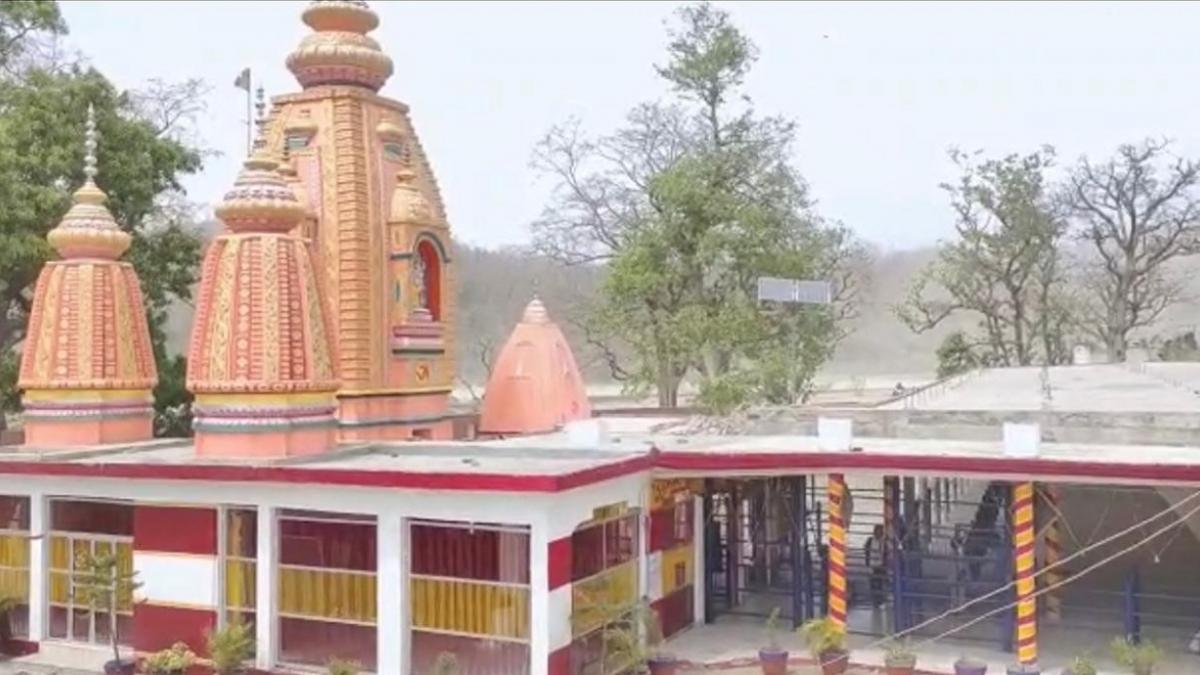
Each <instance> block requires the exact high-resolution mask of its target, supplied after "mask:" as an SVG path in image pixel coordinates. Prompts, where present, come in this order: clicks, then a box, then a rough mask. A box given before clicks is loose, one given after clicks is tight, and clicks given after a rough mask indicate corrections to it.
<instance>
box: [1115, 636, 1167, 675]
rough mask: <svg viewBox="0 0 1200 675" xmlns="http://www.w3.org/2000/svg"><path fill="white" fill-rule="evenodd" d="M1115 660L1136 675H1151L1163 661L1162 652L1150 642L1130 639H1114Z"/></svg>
mask: <svg viewBox="0 0 1200 675" xmlns="http://www.w3.org/2000/svg"><path fill="white" fill-rule="evenodd" d="M1110 647H1111V648H1112V655H1113V659H1115V660H1116V662H1117V663H1119V664H1121V665H1122V666H1125V667H1126V668H1128V669H1129V670H1130V671H1131V672H1132V673H1134V675H1150V674H1151V673H1153V672H1154V667H1155V666H1156V665H1158V662H1159V660H1160V659H1162V650H1160V649H1159V648H1158V645H1156V644H1154V643H1153V642H1150V641H1149V640H1142V641H1140V642H1134V641H1133V640H1131V639H1130V638H1128V637H1117V638H1113V641H1112V644H1111V645H1110Z"/></svg>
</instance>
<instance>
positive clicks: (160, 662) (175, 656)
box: [142, 642, 196, 675]
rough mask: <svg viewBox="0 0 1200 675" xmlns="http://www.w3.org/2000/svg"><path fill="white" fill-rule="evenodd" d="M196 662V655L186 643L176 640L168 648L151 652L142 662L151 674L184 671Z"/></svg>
mask: <svg viewBox="0 0 1200 675" xmlns="http://www.w3.org/2000/svg"><path fill="white" fill-rule="evenodd" d="M194 663H196V655H195V654H194V653H192V650H191V649H189V648H188V646H187V644H186V643H183V642H176V643H175V644H173V645H171V647H170V648H168V649H162V650H159V651H157V652H154V653H153V654H150V655H149V656H147V657H146V659H145V660H144V661H143V662H142V668H143V669H144V670H145V671H146V672H147V673H150V674H151V675H174V674H175V673H182V672H184V671H185V670H187V669H188V668H190V667H191V666H192V664H194Z"/></svg>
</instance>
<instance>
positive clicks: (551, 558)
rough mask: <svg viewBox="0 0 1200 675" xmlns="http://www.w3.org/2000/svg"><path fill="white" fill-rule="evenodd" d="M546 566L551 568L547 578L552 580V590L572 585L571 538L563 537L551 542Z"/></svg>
mask: <svg viewBox="0 0 1200 675" xmlns="http://www.w3.org/2000/svg"><path fill="white" fill-rule="evenodd" d="M546 564H547V566H548V567H549V570H547V576H548V577H549V579H550V590H554V589H556V588H558V587H560V586H565V585H567V584H569V583H571V564H572V553H571V537H569V536H568V537H563V538H562V539H555V540H554V541H552V542H550V546H549V551H548V553H547V555H546Z"/></svg>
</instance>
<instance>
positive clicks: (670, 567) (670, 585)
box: [661, 544, 695, 597]
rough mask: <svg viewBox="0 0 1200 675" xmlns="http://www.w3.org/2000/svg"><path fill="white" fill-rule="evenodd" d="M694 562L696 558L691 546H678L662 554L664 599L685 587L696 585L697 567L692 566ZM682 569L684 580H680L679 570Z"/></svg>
mask: <svg viewBox="0 0 1200 675" xmlns="http://www.w3.org/2000/svg"><path fill="white" fill-rule="evenodd" d="M693 560H695V557H694V552H693V550H692V545H691V544H684V545H683V546H676V547H675V548H673V549H670V550H667V551H663V552H662V566H661V567H662V594H663V596H664V597H665V596H667V595H670V594H671V593H674V592H675V591H677V590H679V589H680V588H683V587H684V586H688V585H691V584H692V583H694V581H695V580H694V576H695V566H694V565H693V564H692V561H693ZM681 567H682V576H683V578H682V579H680V578H679V577H680V574H679V569H680V568H681Z"/></svg>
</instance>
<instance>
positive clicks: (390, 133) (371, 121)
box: [267, 0, 454, 441]
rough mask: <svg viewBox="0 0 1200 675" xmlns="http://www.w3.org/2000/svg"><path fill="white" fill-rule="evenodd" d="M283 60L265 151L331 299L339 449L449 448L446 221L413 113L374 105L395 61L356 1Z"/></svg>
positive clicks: (315, 11) (389, 104) (342, 3)
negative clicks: (439, 441) (290, 195)
mask: <svg viewBox="0 0 1200 675" xmlns="http://www.w3.org/2000/svg"><path fill="white" fill-rule="evenodd" d="M303 20H304V23H305V24H307V25H308V26H309V27H310V28H311V29H312V31H313V32H312V33H311V34H309V35H308V36H306V37H305V38H304V39H303V40H302V41H301V43H300V45H299V46H298V47H297V48H296V50H295V51H294V52H292V54H291V55H290V56H288V58H287V66H288V69H290V70H291V71H292V73H293V74H294V75H295V76H296V79H297V81H298V82H299V83H300V85H301V87H303V91H301V92H300V93H297V94H289V95H285V96H278V97H275V98H274V99H273V101H272V106H271V114H270V118H269V121H268V124H267V127H268V135H267V148H268V149H269V150H270V151H271V152H272V153H273V154H275V155H282V154H284V153H285V152H286V154H287V156H288V157H289V161H290V163H291V164H292V165H293V167H294V171H295V173H296V176H297V181H296V183H297V184H298V186H299V188H300V190H299V191H298V192H301V193H302V194H303V198H304V199H305V200H306V202H307V203H306V204H305V206H306V207H307V208H308V210H309V213H310V214H311V215H310V216H309V217H308V218H307V219H306V223H305V225H304V227H303V232H304V234H305V235H306V236H309V237H311V238H312V241H313V247H314V250H315V255H316V257H317V259H318V260H319V271H318V274H319V276H320V277H321V279H322V284H323V285H324V286H325V288H327V289H328V293H329V300H330V308H331V315H330V316H331V320H332V324H333V332H334V337H335V343H336V345H337V349H336V359H337V365H338V369H339V372H340V376H341V388H340V389H339V390H338V393H337V402H338V413H337V417H338V429H339V436H340V438H341V439H342V440H349V441H353V440H372V439H404V438H413V437H416V438H449V436H450V427H451V425H450V422H449V420H448V418H447V407H448V401H449V393H450V388H451V385H452V383H453V381H454V359H453V353H454V332H453V326H454V276H453V272H452V267H451V265H450V262H451V261H450V258H449V255H448V253H449V244H450V237H449V230H448V227H447V224H446V212H445V208H444V207H443V205H442V200H441V196H440V194H439V192H438V188H437V182H436V180H435V179H434V177H433V172H432V170H431V168H430V165H429V161H428V159H427V158H426V156H425V153H424V151H423V150H422V148H421V144H420V142H419V141H418V139H417V135H416V132H415V130H414V129H413V125H412V123H411V121H410V120H409V117H408V106H406V105H404V104H403V103H400V102H398V101H393V100H391V99H387V98H384V97H382V96H379V95H378V93H377V92H378V91H379V89H380V87H382V86H383V84H384V83H385V82H386V81H387V79H388V77H389V76H390V75H391V74H392V61H391V59H390V58H388V56H387V55H386V54H384V53H383V52H382V51H381V50H380V47H379V45H378V44H377V43H376V42H375V40H373V39H372V38H371V37H369V36H368V35H367V34H368V33H369V32H370V31H372V30H374V29H375V28H376V26H377V25H378V23H379V19H378V17H377V16H376V15H375V13H374V12H373V11H372V10H371V9H370V8H369V7H368V6H367V4H366V3H365V2H358V1H355V0H334V1H326V2H314V3H312V4H310V5H309V6H308V8H307V9H306V10H305V11H304V13H303Z"/></svg>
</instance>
